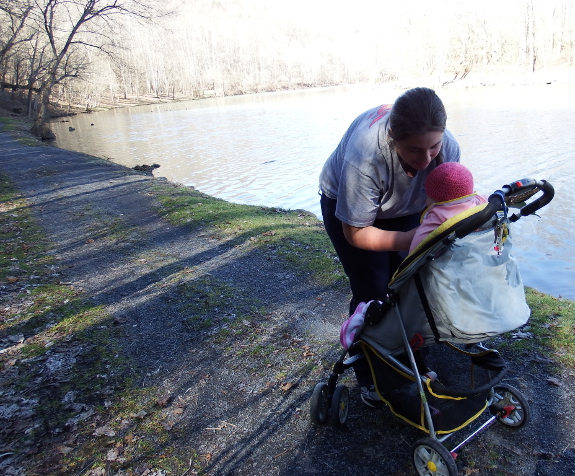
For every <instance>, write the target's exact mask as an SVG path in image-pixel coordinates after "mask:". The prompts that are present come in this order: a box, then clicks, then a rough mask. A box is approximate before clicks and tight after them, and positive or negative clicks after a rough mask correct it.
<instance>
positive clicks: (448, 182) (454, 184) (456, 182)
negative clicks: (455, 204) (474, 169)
mask: <svg viewBox="0 0 575 476" xmlns="http://www.w3.org/2000/svg"><path fill="white" fill-rule="evenodd" d="M425 193H427V196H428V197H430V198H431V199H432V200H434V201H436V202H446V201H448V200H455V199H456V198H459V197H464V196H465V195H470V194H472V193H473V175H472V174H471V172H470V171H469V169H468V168H467V167H465V166H464V165H461V164H460V163H459V162H445V163H443V164H441V165H439V166H438V167H437V168H436V169H434V170H433V171H432V172H431V173H430V174H429V176H428V177H427V180H426V181H425Z"/></svg>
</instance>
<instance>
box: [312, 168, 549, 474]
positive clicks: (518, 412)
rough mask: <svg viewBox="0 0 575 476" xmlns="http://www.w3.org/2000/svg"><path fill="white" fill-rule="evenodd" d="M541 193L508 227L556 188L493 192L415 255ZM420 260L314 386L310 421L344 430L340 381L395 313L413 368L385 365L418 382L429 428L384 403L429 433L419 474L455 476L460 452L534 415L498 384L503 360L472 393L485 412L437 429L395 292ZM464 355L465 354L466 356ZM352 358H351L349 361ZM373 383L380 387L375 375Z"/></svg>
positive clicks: (521, 186)
mask: <svg viewBox="0 0 575 476" xmlns="http://www.w3.org/2000/svg"><path fill="white" fill-rule="evenodd" d="M540 191H541V192H543V195H542V196H540V197H539V198H538V199H536V200H534V201H532V202H530V203H528V204H524V203H523V206H522V207H521V208H519V213H518V214H515V215H512V216H509V217H508V220H509V222H515V221H517V220H519V219H520V218H521V217H523V216H528V215H530V214H532V213H534V212H535V211H537V210H538V209H540V208H542V207H543V206H545V205H547V204H548V203H549V202H550V201H551V200H552V199H553V195H554V190H553V187H552V186H551V184H549V183H548V182H546V181H544V180H534V179H522V180H518V181H515V182H512V183H510V184H509V185H506V186H504V187H502V190H498V191H496V192H495V193H493V194H492V195H491V196H490V197H489V200H488V204H487V205H486V206H485V207H484V208H483V209H482V210H480V211H478V212H477V211H476V212H474V213H473V214H471V215H470V216H468V217H466V218H464V219H462V220H460V221H459V222H457V224H456V225H454V226H451V227H448V228H447V229H446V230H440V233H434V234H432V235H430V237H429V239H426V240H424V242H422V244H421V245H420V247H418V248H417V250H420V248H423V249H424V250H432V249H433V250H437V251H439V250H441V249H444V248H445V247H446V246H449V245H450V244H451V243H452V242H454V241H455V240H456V239H458V238H463V237H465V236H466V235H468V234H469V233H471V232H473V231H475V230H477V229H478V228H480V227H481V226H483V225H484V224H486V223H488V222H489V221H491V220H492V219H493V217H494V216H496V215H497V212H498V211H499V210H501V208H503V210H504V213H505V215H507V204H514V203H520V202H523V201H525V200H527V199H528V198H530V197H532V196H533V195H535V194H536V193H538V192H540ZM417 250H416V251H417ZM422 256H425V255H422V253H417V252H414V253H412V254H410V255H409V256H408V257H407V258H406V259H405V260H404V261H403V262H402V263H401V265H400V267H399V269H398V270H397V272H396V273H395V275H394V277H393V279H392V282H391V283H390V294H389V295H388V297H387V300H386V302H385V303H384V306H385V310H384V311H382V310H381V309H380V310H379V311H380V312H373V313H371V314H370V312H369V309H368V311H367V313H366V315H365V320H364V322H363V324H362V325H361V326H360V328H359V329H358V330H357V332H356V335H355V338H354V342H353V344H352V345H351V346H350V348H349V349H346V350H344V351H342V352H341V354H340V356H339V358H338V360H337V361H336V363H335V364H334V366H333V369H332V372H331V374H330V376H329V379H328V382H327V383H324V382H320V383H318V384H317V385H316V386H315V388H314V390H313V393H312V396H311V400H310V416H311V420H312V422H313V423H315V424H318V425H323V424H326V423H327V421H328V419H329V418H330V416H331V420H332V424H333V425H334V426H335V427H343V426H344V425H345V422H346V419H347V416H348V412H349V390H348V389H347V387H346V386H345V385H338V383H337V382H338V379H339V377H340V376H341V375H342V374H343V373H344V372H345V371H346V370H348V369H349V368H350V367H353V366H354V364H355V363H356V362H358V361H359V360H360V359H364V358H367V359H368V360H369V356H367V355H366V352H363V350H364V349H365V348H366V347H371V346H372V345H373V346H375V347H377V344H374V343H373V342H369V343H365V342H364V341H362V332H363V331H364V329H365V328H366V326H373V325H376V324H377V323H378V320H381V319H382V317H383V316H384V313H385V312H387V311H389V310H390V309H391V310H392V311H393V314H395V316H396V318H397V321H398V324H399V326H398V329H399V330H400V333H401V339H402V341H403V348H402V349H401V351H402V353H404V355H406V356H407V360H408V364H409V366H408V365H406V364H404V363H403V362H401V361H400V360H398V359H397V358H396V355H397V353H398V351H397V350H395V351H389V350H386V349H384V348H382V349H383V351H384V352H383V353H384V354H385V360H386V362H387V363H389V365H390V366H392V367H394V368H395V370H396V371H397V372H400V373H402V374H403V375H404V376H406V377H408V378H409V379H410V380H413V381H414V382H415V384H416V387H417V392H418V397H419V399H420V401H421V406H422V408H423V413H424V422H425V423H424V425H423V427H422V426H419V425H418V424H415V423H413V422H412V421H410V420H408V419H407V418H404V417H403V416H402V415H400V414H398V413H396V412H395V411H394V410H393V407H392V405H391V404H390V403H389V402H388V401H387V400H385V399H384V398H383V397H382V400H383V402H385V403H387V404H388V405H389V406H390V408H391V410H392V412H393V413H394V414H396V415H397V416H399V417H400V418H402V419H404V420H405V421H406V422H407V423H409V424H411V425H413V426H416V427H418V428H420V429H422V430H424V431H426V432H427V433H428V434H429V436H426V437H424V438H421V439H419V440H418V441H417V442H416V443H415V444H414V445H413V446H412V450H411V456H412V462H413V464H414V466H415V469H416V471H417V473H418V474H419V475H420V476H432V475H444V476H457V466H456V464H455V459H456V457H457V452H458V451H459V450H460V449H461V448H462V447H464V446H465V445H466V444H468V443H469V442H470V441H472V440H473V439H475V438H476V437H477V436H479V435H480V434H482V433H483V432H484V431H485V430H487V429H488V428H489V427H491V426H492V425H494V424H495V423H497V422H499V423H502V424H503V425H505V426H509V427H515V428H519V427H521V426H524V425H525V424H526V423H527V422H528V421H529V419H530V410H529V405H528V403H527V400H526V398H525V397H524V396H523V395H522V394H521V393H520V392H519V390H517V389H516V388H514V387H512V386H510V385H507V384H503V383H500V382H501V380H502V378H503V376H504V375H505V373H506V371H507V366H506V365H505V363H504V362H503V361H502V360H501V362H502V363H503V364H502V365H501V366H500V367H501V368H500V369H499V371H498V373H497V374H496V375H495V377H493V378H490V380H489V382H488V383H487V384H484V385H482V386H480V387H479V388H474V389H472V391H470V394H471V393H476V394H482V392H483V394H486V395H488V397H487V400H486V405H485V406H484V407H483V408H482V409H481V411H480V412H479V413H477V414H476V415H474V416H473V417H472V418H470V419H469V420H468V421H465V423H464V424H462V425H460V427H459V428H457V429H455V430H453V431H451V430H447V431H441V430H440V431H439V432H438V431H436V425H435V423H434V419H433V416H432V412H431V409H430V405H429V402H428V399H427V396H426V388H427V390H428V391H429V388H430V387H429V385H430V380H431V379H430V378H429V377H428V376H426V375H425V374H424V375H421V373H420V369H419V366H418V363H417V361H416V357H415V354H414V351H413V349H412V344H411V343H410V341H409V338H408V335H407V332H406V328H405V324H404V320H403V317H402V315H401V311H400V309H399V307H398V306H397V293H396V291H395V290H396V289H397V288H398V287H399V286H400V285H401V284H403V283H404V282H405V281H406V280H407V279H408V278H409V277H410V276H412V275H413V274H414V273H417V271H418V270H419V269H420V268H421V267H423V266H424V265H425V264H426V262H427V261H426V259H422ZM428 256H429V255H428ZM427 259H433V258H427ZM392 284H393V285H392ZM372 304H373V303H372ZM424 308H425V304H424ZM426 314H427V318H428V320H429V321H430V322H429V324H430V326H431V327H432V328H433V327H434V324H433V322H432V320H433V317H432V316H431V313H430V312H429V310H428V309H426ZM386 319H389V317H386ZM434 334H435V341H436V342H437V343H446V344H447V345H449V346H451V347H453V348H454V349H456V350H460V349H458V348H457V347H455V346H453V345H452V344H451V343H449V342H448V339H442V340H440V338H439V336H438V335H437V331H436V330H434ZM360 348H361V350H360ZM468 348H469V349H471V348H472V349H474V350H476V351H478V353H476V354H472V353H471V352H470V353H468V354H469V355H486V354H489V353H490V352H494V353H495V354H497V356H498V353H497V351H492V350H489V349H487V348H486V347H484V346H483V345H482V344H481V342H478V343H475V344H474V345H473V344H468V345H467V346H466V349H468ZM375 350H380V349H375ZM352 352H353V354H352ZM462 352H464V353H467V352H466V351H462ZM348 355H349V358H346V357H347V356H348ZM370 368H371V369H372V372H373V365H370ZM486 368H488V367H486ZM424 373H425V372H424ZM489 375H490V376H491V372H489ZM374 382H375V383H376V387H377V382H376V379H375V375H374ZM485 392H486V393H485ZM378 394H379V390H378ZM380 396H381V394H380ZM485 408H488V409H489V412H490V413H491V416H490V417H489V418H488V419H487V421H485V422H484V423H483V424H482V425H481V426H480V427H479V428H477V429H475V430H474V431H473V432H472V433H471V434H470V435H469V436H467V437H466V438H465V439H463V440H462V441H461V442H459V443H458V444H457V445H456V446H454V447H453V448H452V449H451V450H448V449H447V448H446V447H445V446H444V445H443V443H444V442H445V441H446V440H448V439H449V438H451V437H452V436H453V435H454V434H455V433H456V432H457V431H458V430H459V429H460V428H463V427H464V426H467V425H468V424H469V423H471V422H472V421H474V420H475V419H477V418H478V417H479V416H480V415H481V414H483V412H484V410H485Z"/></svg>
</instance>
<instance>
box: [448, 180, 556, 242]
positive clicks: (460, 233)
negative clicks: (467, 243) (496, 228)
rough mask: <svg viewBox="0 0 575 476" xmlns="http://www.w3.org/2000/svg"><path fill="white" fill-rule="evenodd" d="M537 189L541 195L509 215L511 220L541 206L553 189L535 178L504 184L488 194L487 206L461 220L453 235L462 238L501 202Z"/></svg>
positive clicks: (523, 195) (513, 220)
mask: <svg viewBox="0 0 575 476" xmlns="http://www.w3.org/2000/svg"><path fill="white" fill-rule="evenodd" d="M539 191H541V192H543V195H541V196H540V197H539V198H537V200H534V201H533V202H531V203H528V204H527V205H524V206H523V207H521V208H520V209H519V213H518V214H514V215H512V216H510V217H509V220H510V221H511V222H516V221H517V220H519V219H520V218H521V217H524V216H527V215H531V214H532V213H534V212H536V211H537V210H539V209H540V208H543V207H544V206H545V205H547V204H548V203H549V202H550V201H551V200H552V199H553V196H554V195H555V190H554V189H553V186H552V185H551V184H550V183H549V182H547V181H545V180H535V179H521V180H516V181H515V182H511V183H510V184H508V185H504V186H503V187H502V188H501V190H497V191H496V192H495V193H493V194H491V195H490V196H489V199H488V203H487V206H486V207H485V208H484V209H483V210H482V211H480V212H479V213H476V214H475V215H473V216H471V217H469V218H467V219H465V220H463V221H462V222H461V226H459V227H458V228H457V229H456V230H455V232H454V233H455V236H456V237H457V238H463V237H464V236H467V235H468V234H469V233H471V232H473V231H475V230H477V229H478V228H479V227H481V226H482V225H483V224H484V223H487V222H488V221H489V219H490V218H491V217H492V216H493V215H495V213H497V211H498V210H500V209H501V205H502V202H504V201H505V202H509V203H513V198H515V197H522V198H523V197H525V198H529V197H531V196H533V195H535V194H536V193H537V192H539Z"/></svg>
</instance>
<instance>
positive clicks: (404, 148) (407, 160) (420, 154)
mask: <svg viewBox="0 0 575 476" xmlns="http://www.w3.org/2000/svg"><path fill="white" fill-rule="evenodd" d="M442 143H443V132H441V131H433V132H426V133H425V134H421V135H414V136H409V137H408V138H407V139H405V140H402V141H395V142H394V146H395V151H396V152H397V155H399V158H400V159H401V160H402V161H403V163H404V164H406V165H407V166H408V170H406V172H413V171H412V170H409V169H414V171H415V173H417V171H418V170H425V169H426V168H427V166H428V165H429V164H430V163H431V161H432V160H433V159H435V157H437V154H439V151H440V149H441V144H442Z"/></svg>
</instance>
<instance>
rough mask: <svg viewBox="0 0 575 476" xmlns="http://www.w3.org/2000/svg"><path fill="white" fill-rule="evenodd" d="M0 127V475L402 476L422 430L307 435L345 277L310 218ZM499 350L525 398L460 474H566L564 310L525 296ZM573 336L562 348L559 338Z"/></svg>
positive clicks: (366, 422)
mask: <svg viewBox="0 0 575 476" xmlns="http://www.w3.org/2000/svg"><path fill="white" fill-rule="evenodd" d="M9 126H10V128H11V129H12V131H13V133H14V134H17V137H18V139H19V140H20V141H25V142H26V143H28V144H30V143H31V144H34V146H27V145H22V144H21V143H20V142H18V141H17V140H16V139H14V138H13V137H12V136H11V135H9V134H8V133H7V132H5V128H6V127H7V126H4V129H3V131H0V173H1V174H2V180H1V184H2V190H1V193H2V199H1V200H0V203H1V205H2V209H1V214H0V219H1V223H0V224H1V226H2V232H3V233H2V242H1V246H0V248H1V251H0V260H1V263H2V266H1V271H0V291H1V295H0V296H1V299H2V306H1V307H0V313H1V314H0V315H1V319H2V320H1V327H0V343H1V346H0V368H1V369H2V371H1V373H0V419H1V420H2V425H0V438H1V441H0V448H1V451H0V468H1V469H2V471H3V472H4V474H7V475H19V476H22V475H27V476H31V475H47V474H49V475H54V476H59V475H72V474H82V475H90V476H100V475H117V476H126V475H146V476H152V475H154V476H161V475H162V476H172V475H178V476H184V475H190V474H202V475H231V474H233V475H266V476H268V475H288V474H318V475H320V474H321V475H373V474H376V475H394V476H401V475H412V474H413V471H412V469H411V464H410V461H409V451H410V444H411V443H413V442H414V441H415V440H416V439H417V438H419V437H420V436H421V435H420V434H419V432H417V431H416V430H414V429H411V428H410V427H407V425H405V424H404V423H402V422H401V421H399V420H398V419H396V418H395V417H393V416H392V415H391V414H390V412H388V411H386V410H378V411H373V410H370V409H368V408H366V407H365V406H363V405H362V404H361V402H360V400H359V395H358V391H357V387H356V384H355V380H354V378H353V376H351V375H346V376H345V377H344V378H343V380H342V382H343V383H346V384H347V385H348V387H349V388H350V390H351V413H350V416H349V424H348V426H347V427H346V428H345V429H344V430H343V431H342V430H336V429H335V428H333V427H331V426H326V427H315V426H314V425H312V424H311V422H310V420H309V414H308V404H309V403H308V402H309V398H310V395H311V391H312V389H313V387H314V386H315V384H316V383H317V382H318V381H325V380H326V379H327V376H328V375H329V372H330V368H331V365H332V364H333V362H334V359H335V357H336V356H337V354H338V352H339V344H338V332H339V325H340V323H341V322H342V320H343V318H344V317H345V309H346V307H347V301H348V298H349V295H348V289H347V284H346V281H345V278H344V277H343V274H342V273H341V269H340V266H339V264H338V262H337V259H336V257H335V255H334V254H333V252H332V251H331V246H330V244H329V241H328V239H327V237H326V235H325V232H324V230H323V226H322V224H321V222H319V221H318V220H317V219H315V217H312V216H310V215H308V214H306V213H305V212H303V211H286V210H281V209H276V208H266V207H255V206H245V205H236V204H231V203H227V202H225V201H223V200H217V199H214V198H212V197H209V196H207V195H204V194H201V193H198V192H196V191H194V190H192V189H190V188H187V187H181V186H177V185H175V184H170V183H168V182H166V181H164V180H159V179H155V178H153V177H151V176H149V175H147V174H143V173H138V172H137V171H134V170H132V169H129V168H125V167H122V166H119V165H116V164H113V163H111V162H109V161H106V160H101V159H97V158H94V157H90V156H86V155H84V154H79V153H74V152H70V151H65V150H61V149H57V148H54V147H44V146H42V144H41V143H39V142H37V141H36V142H35V141H34V140H33V139H31V138H30V137H26V132H25V129H26V127H25V126H22V125H18V124H14V123H11V124H9ZM529 303H530V305H531V307H532V309H533V317H532V320H531V323H530V327H528V328H523V329H521V332H522V336H516V337H515V338H514V337H513V336H512V335H508V336H504V337H503V338H502V339H500V341H499V342H498V347H500V348H501V350H502V352H503V355H504V356H505V357H506V358H508V359H510V361H511V362H512V370H511V372H510V374H509V376H508V378H507V379H506V382H508V383H511V384H513V385H515V386H517V387H519V388H520V389H521V390H522V391H523V392H524V393H525V394H526V396H527V397H528V399H529V401H530V403H531V405H532V416H533V421H532V423H531V425H529V426H528V427H526V428H524V429H521V430H520V431H517V432H512V431H509V430H508V429H506V428H503V427H496V428H494V429H492V430H491V431H490V432H488V433H486V434H485V435H484V436H483V437H481V439H480V440H478V441H475V442H473V443H472V444H471V445H470V446H469V447H468V448H467V449H466V450H464V451H462V452H461V454H460V457H459V459H458V466H459V468H460V470H461V471H462V473H463V474H475V473H478V474H485V475H499V474H515V475H533V474H538V475H549V476H552V475H553V476H564V475H568V474H572V472H571V470H572V468H574V467H575V445H574V438H575V428H574V427H573V421H574V420H575V418H574V416H575V415H574V411H575V410H574V409H573V408H572V405H571V403H570V402H571V401H572V398H573V391H574V390H573V389H574V388H575V387H574V383H575V372H574V370H573V355H574V350H573V345H574V344H573V336H572V329H573V325H575V311H574V308H573V303H570V302H569V301H565V300H559V299H554V298H551V297H549V296H544V295H542V294H540V293H536V292H530V293H529ZM570 339H571V340H570Z"/></svg>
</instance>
